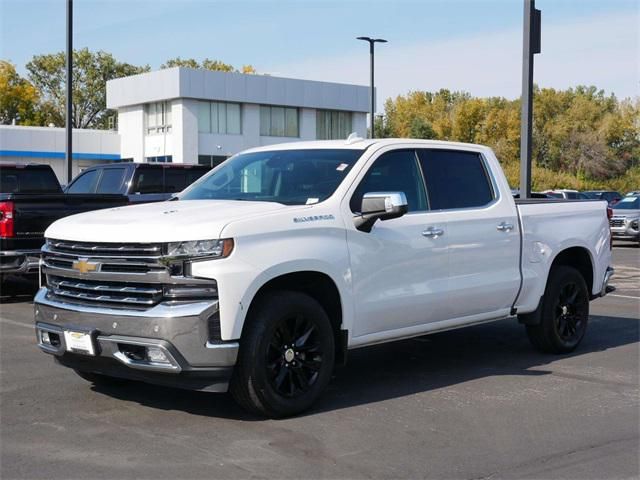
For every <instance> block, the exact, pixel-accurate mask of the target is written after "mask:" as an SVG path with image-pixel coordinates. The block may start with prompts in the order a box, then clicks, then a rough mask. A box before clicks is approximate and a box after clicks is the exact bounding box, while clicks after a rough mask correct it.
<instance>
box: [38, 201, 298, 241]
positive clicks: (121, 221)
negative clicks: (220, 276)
mask: <svg viewBox="0 0 640 480" xmlns="http://www.w3.org/2000/svg"><path fill="white" fill-rule="evenodd" d="M286 208H292V207H288V206H286V205H282V204H280V203H273V202H245V201H236V200H181V201H175V202H160V203H148V204H144V205H135V206H126V207H117V208H109V209H105V210H97V211H93V212H87V213H81V214H79V215H72V216H70V217H66V218H63V219H61V220H58V221H57V222H54V223H53V224H51V225H50V226H49V228H47V230H46V232H45V236H46V237H47V238H54V239H59V240H75V241H78V242H107V243H109V242H115V243H121V242H133V243H155V242H176V241H186V240H206V239H216V238H220V234H221V232H222V229H223V228H224V226H225V225H227V224H228V223H229V222H232V221H234V220H240V219H246V218H249V217H252V216H261V215H264V214H267V213H269V212H273V211H276V210H282V209H286Z"/></svg>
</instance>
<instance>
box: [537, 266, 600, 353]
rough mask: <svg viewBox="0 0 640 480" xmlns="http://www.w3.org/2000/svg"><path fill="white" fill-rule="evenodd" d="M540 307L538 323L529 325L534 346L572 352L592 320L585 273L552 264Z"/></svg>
mask: <svg viewBox="0 0 640 480" xmlns="http://www.w3.org/2000/svg"><path fill="white" fill-rule="evenodd" d="M538 308H539V309H540V311H539V315H540V321H539V323H538V324H535V325H527V326H526V328H527V335H528V337H529V340H530V341H531V343H532V344H533V346H534V347H536V348H537V349H538V350H540V351H543V352H550V353H569V352H571V351H573V350H574V349H575V348H576V347H577V346H578V345H579V344H580V342H581V341H582V339H583V338H584V335H585V333H586V331H587V324H588V322H589V289H588V288H587V284H586V282H585V280H584V277H583V276H582V274H581V273H580V272H579V271H578V270H576V269H575V268H573V267H569V266H566V265H559V266H556V267H553V268H552V270H551V272H549V278H548V280H547V287H546V289H545V292H544V296H543V297H542V301H541V304H540V306H539V307H538Z"/></svg>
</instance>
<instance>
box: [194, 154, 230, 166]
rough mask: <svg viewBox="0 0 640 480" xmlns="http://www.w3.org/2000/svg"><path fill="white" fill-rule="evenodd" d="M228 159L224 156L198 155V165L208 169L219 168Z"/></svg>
mask: <svg viewBox="0 0 640 480" xmlns="http://www.w3.org/2000/svg"><path fill="white" fill-rule="evenodd" d="M227 158H229V157H226V156H224V155H198V165H206V166H208V167H211V168H213V167H217V166H218V165H220V164H221V163H222V162H224V161H225V160H226V159H227Z"/></svg>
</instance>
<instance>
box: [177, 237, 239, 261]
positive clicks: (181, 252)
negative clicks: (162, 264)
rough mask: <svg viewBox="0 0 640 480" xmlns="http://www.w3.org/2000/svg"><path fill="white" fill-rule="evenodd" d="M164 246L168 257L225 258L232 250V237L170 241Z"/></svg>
mask: <svg viewBox="0 0 640 480" xmlns="http://www.w3.org/2000/svg"><path fill="white" fill-rule="evenodd" d="M166 248H167V256H168V257H213V258H225V257H228V256H229V255H231V252H232V251H233V239H232V238H225V239H223V240H194V241H190V242H170V243H168V244H167V247H166Z"/></svg>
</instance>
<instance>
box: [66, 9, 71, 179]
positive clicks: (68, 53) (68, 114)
mask: <svg viewBox="0 0 640 480" xmlns="http://www.w3.org/2000/svg"><path fill="white" fill-rule="evenodd" d="M66 47H67V51H66V65H65V74H66V86H65V88H66V99H65V101H66V105H65V107H66V108H65V120H64V128H65V160H66V163H67V185H69V184H70V183H71V179H72V178H73V143H72V140H73V98H72V97H73V93H72V92H73V88H72V83H73V0H67V45H66Z"/></svg>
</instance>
